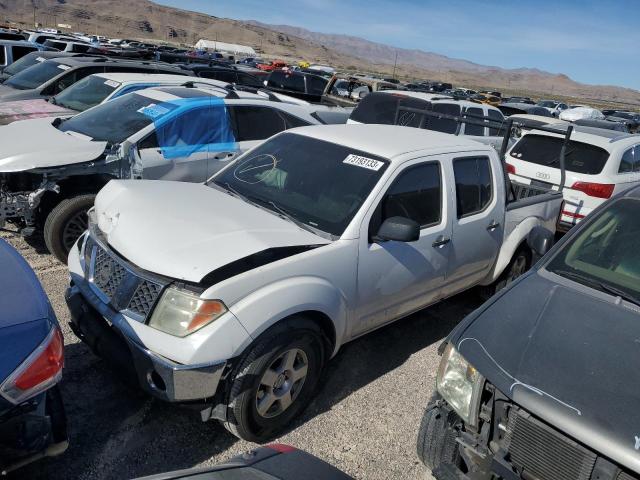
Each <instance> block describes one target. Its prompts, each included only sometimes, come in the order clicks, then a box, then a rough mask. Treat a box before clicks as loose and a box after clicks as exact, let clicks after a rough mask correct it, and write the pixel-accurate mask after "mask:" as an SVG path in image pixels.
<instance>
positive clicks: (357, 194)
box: [212, 133, 387, 237]
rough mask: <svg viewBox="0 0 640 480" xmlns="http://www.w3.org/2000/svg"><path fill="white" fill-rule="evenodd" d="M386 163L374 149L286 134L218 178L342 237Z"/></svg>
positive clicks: (221, 183)
mask: <svg viewBox="0 0 640 480" xmlns="http://www.w3.org/2000/svg"><path fill="white" fill-rule="evenodd" d="M386 166H387V161H386V160H383V159H381V158H379V157H377V156H375V155H371V154H369V153H365V152H360V151H358V150H354V149H352V148H348V147H344V146H341V145H335V144H333V143H328V142H324V141H322V140H317V139H314V138H310V137H306V136H302V135H296V134H293V133H285V134H282V135H278V136H277V137H274V138H272V139H270V140H268V141H266V142H265V143H264V144H262V145H261V146H260V147H258V148H256V149H255V150H252V151H251V152H250V153H248V154H247V155H244V156H242V157H241V158H239V159H238V161H237V162H236V163H235V164H234V165H233V166H231V167H229V168H227V169H225V170H223V171H222V172H221V173H220V174H219V175H217V176H216V177H214V179H213V181H212V182H213V184H215V185H217V186H219V187H221V188H223V189H226V190H230V191H232V192H237V193H238V194H239V195H242V196H244V197H246V198H247V200H249V201H251V202H255V203H256V204H257V205H260V206H264V207H266V208H268V209H270V210H273V211H274V212H276V213H279V214H283V213H285V212H286V214H287V216H290V217H291V218H293V219H294V220H295V221H296V222H299V223H300V224H303V225H305V226H308V227H312V229H317V230H321V231H323V232H326V233H329V234H331V235H334V236H336V237H338V236H340V235H342V233H343V232H344V230H345V228H347V225H349V222H350V221H351V219H352V218H353V217H354V215H355V214H356V212H357V211H358V209H359V208H360V207H361V206H362V203H363V202H364V201H365V199H366V198H367V196H368V195H369V193H370V192H371V189H372V188H373V187H374V186H375V184H376V183H377V182H378V180H379V179H380V177H381V176H382V173H383V171H384V170H385V169H386Z"/></svg>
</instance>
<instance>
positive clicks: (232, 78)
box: [200, 70, 238, 83]
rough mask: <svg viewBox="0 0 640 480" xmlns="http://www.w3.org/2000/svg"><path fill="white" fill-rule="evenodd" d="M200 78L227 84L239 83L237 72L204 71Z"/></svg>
mask: <svg viewBox="0 0 640 480" xmlns="http://www.w3.org/2000/svg"><path fill="white" fill-rule="evenodd" d="M200 77H202V78H210V79H212V80H220V81H221V82H227V83H236V82H237V81H238V77H237V75H236V72H228V71H226V70H204V71H202V72H200Z"/></svg>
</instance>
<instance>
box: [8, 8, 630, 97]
mask: <svg viewBox="0 0 640 480" xmlns="http://www.w3.org/2000/svg"><path fill="white" fill-rule="evenodd" d="M132 5H133V7H132ZM34 6H35V8H36V10H35V17H36V21H38V22H39V23H41V24H44V25H45V26H53V25H55V24H57V23H64V24H69V25H71V28H72V30H73V31H84V32H87V33H96V32H98V33H100V34H104V35H107V36H111V37H130V38H131V37H132V38H144V39H150V40H151V39H153V40H160V41H165V42H171V43H178V44H185V45H190V44H193V43H195V41H196V40H197V39H199V38H207V39H212V40H214V39H218V40H220V41H225V42H231V43H240V44H245V45H250V46H252V47H254V48H255V49H256V50H257V51H258V52H260V53H261V54H262V55H264V56H267V57H271V58H273V57H282V58H285V59H289V60H299V59H305V60H308V61H311V62H314V63H327V64H331V65H334V66H336V67H339V68H343V69H347V70H351V71H354V70H359V71H368V72H375V73H381V74H386V75H390V74H391V72H392V71H393V63H394V60H395V55H396V52H397V54H398V67H397V69H396V74H397V75H398V76H399V77H401V78H420V79H431V80H440V81H449V82H451V83H453V84H458V85H466V86H471V87H492V88H498V89H502V90H505V91H509V92H521V93H528V94H532V95H533V94H538V95H555V96H558V95H562V96H567V97H576V98H583V99H589V100H606V101H608V102H612V101H617V102H626V103H633V104H640V92H638V91H636V90H631V89H627V88H621V87H614V86H594V85H585V84H581V83H578V82H576V81H574V80H572V79H570V78H569V77H567V76H566V75H555V74H551V73H548V72H542V71H540V70H537V69H531V68H521V69H515V70H507V69H502V68H499V67H492V66H483V65H478V64H475V63H472V62H468V61H466V60H460V59H453V58H449V57H446V56H443V55H438V54H436V53H431V52H424V51H421V50H406V49H396V48H393V47H391V46H388V45H383V44H380V43H375V42H370V41H368V40H365V39H362V38H357V37H352V36H346V35H331V34H322V33H316V32H311V31H309V30H305V29H302V28H297V27H291V26H287V25H275V26H274V25H266V24H262V23H258V22H240V21H236V20H231V19H225V18H218V17H214V16H211V15H206V14H202V13H197V12H190V11H186V10H180V9H176V8H171V7H165V6H162V5H158V4H155V3H153V2H151V1H149V0H136V1H135V2H133V3H132V2H130V1H125V0H0V13H1V14H2V18H3V19H6V20H8V21H12V22H16V23H18V24H21V25H22V26H25V27H26V26H29V27H30V26H32V25H33V17H34Z"/></svg>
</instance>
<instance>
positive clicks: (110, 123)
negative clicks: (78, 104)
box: [58, 93, 175, 144]
mask: <svg viewBox="0 0 640 480" xmlns="http://www.w3.org/2000/svg"><path fill="white" fill-rule="evenodd" d="M174 108H175V105H171V104H170V103H163V104H162V105H156V101H154V100H153V99H152V98H149V97H145V96H143V95H139V94H136V93H130V94H128V95H124V96H122V97H119V98H116V99H114V100H111V101H110V102H107V103H103V104H102V105H99V106H97V107H96V108H92V109H91V110H87V111H86V112H83V113H80V114H78V115H76V116H74V117H72V118H70V119H68V120H66V121H64V122H62V123H61V124H60V126H59V127H58V128H59V129H60V130H61V131H63V132H69V131H71V132H77V133H81V134H83V135H86V136H88V137H91V138H92V139H93V140H99V141H104V142H109V143H112V144H117V143H122V142H123V141H124V140H126V139H127V138H129V137H130V136H131V135H133V134H134V133H136V132H139V131H140V130H142V129H143V128H144V127H146V126H147V125H150V124H151V122H153V121H154V120H155V119H157V118H159V117H160V116H163V115H165V114H166V113H168V112H169V111H171V110H172V109H174Z"/></svg>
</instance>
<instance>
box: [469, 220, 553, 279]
mask: <svg viewBox="0 0 640 480" xmlns="http://www.w3.org/2000/svg"><path fill="white" fill-rule="evenodd" d="M538 226H540V227H543V228H545V227H544V221H543V220H541V219H540V218H538V217H529V218H526V219H525V220H523V221H522V222H520V223H519V224H518V226H517V227H516V228H514V229H513V231H512V232H511V233H510V234H509V236H508V237H507V238H505V240H504V242H503V243H502V247H501V248H500V252H499V253H498V258H497V259H496V262H495V264H494V266H493V269H492V270H491V272H490V273H489V275H487V277H486V278H485V279H484V280H483V281H482V282H481V285H490V284H492V283H493V282H495V281H496V280H497V279H498V277H500V275H502V272H504V269H505V268H507V265H509V262H511V259H512V258H513V256H514V255H515V253H516V252H517V251H518V249H519V248H520V247H521V246H522V244H523V243H525V242H526V241H527V236H528V235H529V233H530V232H531V230H533V229H534V227H538ZM525 244H526V243H525ZM527 248H528V247H527Z"/></svg>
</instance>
